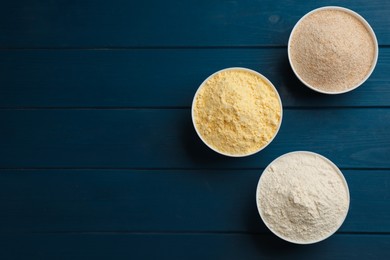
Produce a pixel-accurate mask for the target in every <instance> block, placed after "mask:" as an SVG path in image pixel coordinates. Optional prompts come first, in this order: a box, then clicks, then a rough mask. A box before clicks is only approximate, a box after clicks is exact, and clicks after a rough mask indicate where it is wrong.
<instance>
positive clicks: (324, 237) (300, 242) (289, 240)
mask: <svg viewBox="0 0 390 260" xmlns="http://www.w3.org/2000/svg"><path fill="white" fill-rule="evenodd" d="M291 154H310V155H315V156H318V157H319V158H321V159H322V160H324V161H325V162H327V163H328V164H330V165H331V166H332V167H333V169H335V171H336V173H337V174H338V175H339V177H340V178H341V181H342V182H343V184H344V187H345V190H346V193H347V196H348V206H347V210H346V211H345V214H344V216H343V217H342V219H341V220H342V221H341V222H340V225H338V226H337V228H335V230H333V231H332V232H330V233H329V234H326V235H325V236H323V237H321V238H319V239H316V240H312V241H306V242H303V241H294V240H292V239H289V238H287V237H284V236H283V235H281V234H279V233H277V232H276V231H275V230H273V229H272V228H271V227H270V225H269V224H268V223H267V221H266V220H265V218H264V217H263V214H262V211H261V206H260V196H259V194H260V187H261V180H262V177H263V175H264V173H265V172H266V171H267V170H268V168H269V167H271V166H272V165H273V163H275V162H276V161H278V160H279V159H281V158H284V157H287V156H289V155H291ZM350 204H351V197H350V193H349V187H348V183H347V180H346V179H345V177H344V174H343V173H342V171H341V170H340V169H339V168H338V167H337V165H336V164H335V163H333V162H332V161H331V160H329V159H328V158H326V157H325V156H323V155H321V154H318V153H315V152H311V151H292V152H288V153H285V154H282V155H280V156H279V157H277V158H276V159H274V160H273V161H272V162H271V163H270V164H268V166H267V167H266V168H265V169H264V171H263V172H262V174H261V176H260V178H259V181H258V183H257V188H256V206H257V211H258V212H259V215H260V218H261V220H262V221H263V223H264V224H265V226H266V227H267V228H268V229H269V230H270V231H271V232H272V233H273V234H274V235H276V236H277V237H279V238H281V239H283V240H285V241H287V242H290V243H294V244H299V245H309V244H314V243H318V242H321V241H323V240H325V239H327V238H329V237H330V236H332V235H333V234H335V233H336V232H337V230H339V229H340V227H341V226H342V225H343V223H344V221H345V219H346V218H347V215H348V212H349V207H350Z"/></svg>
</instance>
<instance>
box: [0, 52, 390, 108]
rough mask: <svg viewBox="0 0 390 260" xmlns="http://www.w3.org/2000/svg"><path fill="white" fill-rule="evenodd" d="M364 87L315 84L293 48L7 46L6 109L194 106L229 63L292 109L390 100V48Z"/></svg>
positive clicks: (2, 91) (2, 94)
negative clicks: (265, 81) (342, 89)
mask: <svg viewBox="0 0 390 260" xmlns="http://www.w3.org/2000/svg"><path fill="white" fill-rule="evenodd" d="M380 52H381V53H380V58H379V61H378V65H377V67H376V70H375V71H374V73H373V75H372V76H371V77H370V79H369V80H368V81H367V82H366V83H365V84H364V85H363V86H361V87H360V88H359V89H357V90H355V91H353V92H351V93H348V94H345V95H337V96H326V95H322V94H317V93H316V92H314V91H311V90H309V89H308V88H306V87H305V86H304V85H303V84H301V83H300V82H299V81H298V79H297V78H296V77H295V75H293V72H292V70H291V68H290V65H289V63H288V59H287V51H286V49H285V48H264V49H164V50H149V49H147V50H115V51H113V50H90V51H79V50H66V51H64V50H62V51H61V50H60V51H58V50H50V51H48V50H46V51H45V50H43V51H42V50H39V51H38V50H34V51H27V50H25V51H0V71H2V76H1V77H0V86H1V88H0V107H3V108H4V107H167V106H168V107H189V106H190V105H191V102H192V98H193V95H194V94H195V91H196V89H197V88H198V86H199V85H200V84H201V82H202V81H203V80H204V79H206V77H208V76H209V75H210V74H212V73H214V72H215V71H217V70H220V69H222V68H226V67H234V66H240V67H248V68H251V69H254V70H257V71H260V72H261V73H263V74H264V75H265V76H266V77H268V78H269V79H270V80H271V81H272V82H273V83H274V85H275V86H276V87H277V89H278V90H279V92H280V95H281V98H282V101H283V104H284V105H285V106H288V107H292V106H294V107H307V106H311V107H329V106H332V107H342V106H390V79H389V77H387V74H388V71H390V49H389V48H382V49H381V51H380Z"/></svg>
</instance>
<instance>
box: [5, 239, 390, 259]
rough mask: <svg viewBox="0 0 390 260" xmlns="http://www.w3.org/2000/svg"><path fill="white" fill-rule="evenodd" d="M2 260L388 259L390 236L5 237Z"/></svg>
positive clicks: (389, 255) (389, 254)
mask: <svg viewBox="0 0 390 260" xmlns="http://www.w3.org/2000/svg"><path fill="white" fill-rule="evenodd" d="M0 242H1V244H2V246H3V249H2V250H1V251H0V257H1V258H2V259H10V260H13V259H275V258H277V259H389V257H390V251H389V250H388V249H389V246H390V236H389V235H382V236H381V235H353V236H352V235H334V236H333V237H331V238H329V239H327V240H326V241H323V242H321V243H317V244H313V245H305V246H302V245H293V244H288V243H287V242H284V241H281V240H279V239H277V238H274V237H272V236H271V235H254V234H252V235H248V234H22V235H20V234H18V235H8V234H2V235H0Z"/></svg>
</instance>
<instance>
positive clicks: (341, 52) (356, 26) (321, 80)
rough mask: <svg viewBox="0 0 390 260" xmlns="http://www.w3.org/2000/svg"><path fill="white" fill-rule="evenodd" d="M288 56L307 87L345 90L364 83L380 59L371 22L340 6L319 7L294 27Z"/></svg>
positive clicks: (317, 89)
mask: <svg viewBox="0 0 390 260" xmlns="http://www.w3.org/2000/svg"><path fill="white" fill-rule="evenodd" d="M288 58H289V61H290V65H291V67H292V70H293V71H294V73H295V75H296V76H297V77H298V79H299V80H300V81H301V82H302V83H304V84H305V85H306V86H307V87H309V88H311V89H313V90H315V91H317V92H320V93H324V94H341V93H345V92H348V91H351V90H354V89H356V88H357V87H359V86H360V85H362V84H363V83H364V82H365V81H366V80H367V79H368V77H369V76H370V75H371V73H372V72H373V70H374V68H375V66H376V63H377V60H378V42H377V39H376V36H375V33H374V31H373V29H372V28H371V26H370V25H369V24H368V22H367V21H366V20H365V19H364V18H363V17H362V16H360V15H359V14H357V13H356V12H354V11H352V10H349V9H347V8H343V7H338V6H326V7H321V8H318V9H315V10H313V11H311V12H309V13H308V14H306V15H305V16H303V17H302V18H301V19H300V20H299V21H298V22H297V24H296V25H295V26H294V28H293V30H292V31H291V34H290V38H289V41H288Z"/></svg>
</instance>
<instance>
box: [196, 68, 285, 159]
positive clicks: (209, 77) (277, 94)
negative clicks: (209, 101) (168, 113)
mask: <svg viewBox="0 0 390 260" xmlns="http://www.w3.org/2000/svg"><path fill="white" fill-rule="evenodd" d="M231 70H236V71H246V72H249V73H252V74H255V75H257V76H259V77H260V78H261V79H262V80H264V82H265V83H266V84H267V85H269V86H270V87H271V88H272V89H273V90H274V92H275V94H276V97H277V99H278V101H279V106H280V120H279V124H278V126H277V128H276V131H275V133H274V135H273V136H272V138H271V139H270V140H269V141H268V142H267V143H266V144H265V145H264V146H262V147H260V148H259V149H257V150H256V151H253V152H250V153H247V154H229V153H224V152H221V151H219V150H218V149H217V148H214V147H212V146H211V145H209V144H208V143H207V142H206V141H205V140H204V138H203V137H202V135H201V134H200V132H199V131H198V128H197V126H196V123H195V116H194V110H195V102H196V99H197V97H198V95H199V92H200V90H201V89H202V88H203V87H204V86H205V84H206V82H207V81H208V80H210V79H211V78H212V77H214V76H215V75H217V74H218V73H221V72H224V71H231ZM191 118H192V125H193V126H194V128H195V131H196V133H197V135H198V136H199V138H200V139H201V140H202V142H203V143H204V144H206V146H207V147H209V148H210V149H211V150H213V151H214V152H216V153H219V154H221V155H225V156H228V157H246V156H251V155H253V154H256V153H258V152H260V151H261V150H263V149H264V148H266V147H267V146H268V145H269V144H270V143H271V142H272V141H273V140H274V139H275V137H276V135H277V134H278V132H279V129H280V127H281V125H282V120H283V104H282V100H281V98H280V95H279V92H278V90H277V89H276V88H275V86H274V85H273V84H272V82H271V81H270V80H269V79H268V78H266V77H265V76H264V75H263V74H261V73H260V72H257V71H255V70H252V69H248V68H244V67H228V68H225V69H221V70H218V71H216V72H214V73H213V74H211V75H210V76H208V77H207V78H206V79H205V80H204V81H203V82H202V83H201V84H200V86H199V87H198V89H197V90H196V92H195V95H194V98H193V100H192V105H191Z"/></svg>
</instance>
